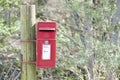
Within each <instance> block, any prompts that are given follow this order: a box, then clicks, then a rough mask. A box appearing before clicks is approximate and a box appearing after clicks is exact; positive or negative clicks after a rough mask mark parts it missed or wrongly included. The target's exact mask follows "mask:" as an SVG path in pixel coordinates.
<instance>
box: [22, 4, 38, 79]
mask: <svg viewBox="0 0 120 80" xmlns="http://www.w3.org/2000/svg"><path fill="white" fill-rule="evenodd" d="M20 13H21V15H20V16H21V17H20V19H21V40H23V42H21V53H22V55H23V63H22V75H21V80H37V78H36V66H35V64H31V63H30V62H35V57H36V46H35V42H26V41H25V40H35V39H36V37H35V23H36V18H35V5H22V6H21V8H20ZM24 41H25V42H24Z"/></svg>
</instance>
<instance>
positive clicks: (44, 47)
mask: <svg viewBox="0 0 120 80" xmlns="http://www.w3.org/2000/svg"><path fill="white" fill-rule="evenodd" d="M36 31H37V33H36V35H37V36H36V51H37V54H36V66H37V68H54V67H55V65H56V23H55V22H38V23H37V30H36Z"/></svg>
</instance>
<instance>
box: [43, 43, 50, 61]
mask: <svg viewBox="0 0 120 80" xmlns="http://www.w3.org/2000/svg"><path fill="white" fill-rule="evenodd" d="M50 48H51V46H50V45H49V44H47V45H45V44H44V45H43V50H42V59H43V60H50V52H51V51H50V50H51V49H50Z"/></svg>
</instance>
